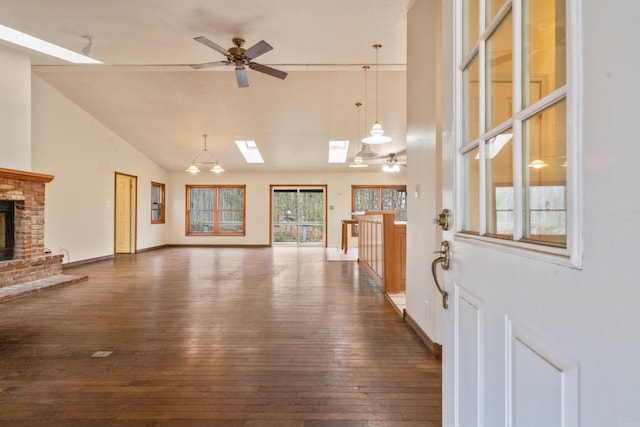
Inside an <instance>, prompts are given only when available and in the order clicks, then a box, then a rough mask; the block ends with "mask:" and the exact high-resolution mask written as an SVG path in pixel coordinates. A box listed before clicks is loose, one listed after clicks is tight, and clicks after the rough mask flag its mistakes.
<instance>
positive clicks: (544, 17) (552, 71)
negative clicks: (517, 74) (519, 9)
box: [522, 0, 567, 106]
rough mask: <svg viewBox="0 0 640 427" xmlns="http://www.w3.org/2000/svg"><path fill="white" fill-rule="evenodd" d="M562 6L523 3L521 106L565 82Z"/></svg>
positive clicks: (554, 1)
mask: <svg viewBox="0 0 640 427" xmlns="http://www.w3.org/2000/svg"><path fill="white" fill-rule="evenodd" d="M565 7H566V6H565V0H524V4H523V10H524V13H523V19H524V23H523V31H524V35H523V43H524V46H523V54H522V58H523V61H524V64H523V67H522V68H523V71H524V73H525V75H524V76H523V82H524V83H523V84H524V87H523V88H522V89H523V92H524V93H523V100H524V104H525V106H529V105H531V104H533V103H534V102H536V101H538V100H539V99H541V98H542V97H544V96H546V95H548V94H549V93H551V92H553V91H554V90H556V89H558V88H560V87H562V86H564V85H565V84H566V83H567V61H566V48H567V39H566V10H565Z"/></svg>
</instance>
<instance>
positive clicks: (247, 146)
mask: <svg viewBox="0 0 640 427" xmlns="http://www.w3.org/2000/svg"><path fill="white" fill-rule="evenodd" d="M236 145H237V146H238V150H240V152H241V153H242V155H243V156H244V159H245V160H246V161H247V163H264V160H263V159H262V155H261V154H260V150H258V146H257V145H256V142H255V141H236Z"/></svg>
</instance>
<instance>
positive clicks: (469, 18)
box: [462, 0, 480, 55]
mask: <svg viewBox="0 0 640 427" xmlns="http://www.w3.org/2000/svg"><path fill="white" fill-rule="evenodd" d="M462 19H463V21H464V22H463V24H462V28H463V31H464V54H465V55H468V54H469V52H471V50H472V49H473V47H474V46H475V44H476V43H477V42H478V39H479V38H480V30H479V28H480V1H479V0H463V6H462Z"/></svg>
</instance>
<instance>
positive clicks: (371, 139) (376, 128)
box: [362, 44, 391, 144]
mask: <svg viewBox="0 0 640 427" xmlns="http://www.w3.org/2000/svg"><path fill="white" fill-rule="evenodd" d="M372 47H373V48H374V49H375V50H376V121H375V123H374V124H373V126H372V127H371V136H368V137H366V138H364V139H363V140H362V142H364V143H365V144H386V143H387V142H391V137H388V136H385V135H384V130H383V129H382V125H381V124H380V122H379V121H378V99H379V98H378V87H379V82H378V73H379V70H378V69H379V67H380V64H379V62H378V50H379V49H380V48H381V47H382V45H381V44H374V45H373V46H372ZM365 76H366V74H365Z"/></svg>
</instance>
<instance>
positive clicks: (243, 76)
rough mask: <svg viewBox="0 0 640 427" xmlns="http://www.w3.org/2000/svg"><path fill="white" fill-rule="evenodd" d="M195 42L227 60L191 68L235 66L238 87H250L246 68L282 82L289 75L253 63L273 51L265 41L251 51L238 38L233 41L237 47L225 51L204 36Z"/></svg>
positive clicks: (195, 38)
mask: <svg viewBox="0 0 640 427" xmlns="http://www.w3.org/2000/svg"><path fill="white" fill-rule="evenodd" d="M194 40H195V41H197V42H200V43H202V44H203V45H205V46H207V47H210V48H211V49H213V50H216V51H218V52H220V53H221V54H223V55H224V56H226V57H227V60H226V61H214V62H206V63H204V64H195V65H192V66H191V68H193V69H196V70H200V69H202V68H210V67H218V66H221V65H234V66H235V69H236V80H237V82H238V87H248V86H249V80H248V78H247V69H246V68H245V67H249V68H251V69H252V70H256V71H259V72H261V73H264V74H267V75H269V76H272V77H277V78H279V79H281V80H284V79H285V77H287V73H285V72H284V71H280V70H276V69H275V68H272V67H268V66H266V65H262V64H258V63H257V62H253V60H254V59H255V58H257V57H258V56H260V55H262V54H264V53H267V52H269V51H270V50H271V49H273V47H272V46H271V45H270V44H269V43H267V42H266V41H264V40H260V41H259V42H258V43H256V44H254V45H253V46H251V47H250V48H249V49H244V48H243V47H242V46H243V45H244V39H241V38H238V37H236V38H234V39H233V44H234V45H235V46H233V47H231V48H229V49H225V48H223V47H221V46H220V45H218V44H216V43H214V42H212V41H211V40H209V39H208V38H206V37H203V36H198V37H194Z"/></svg>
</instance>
